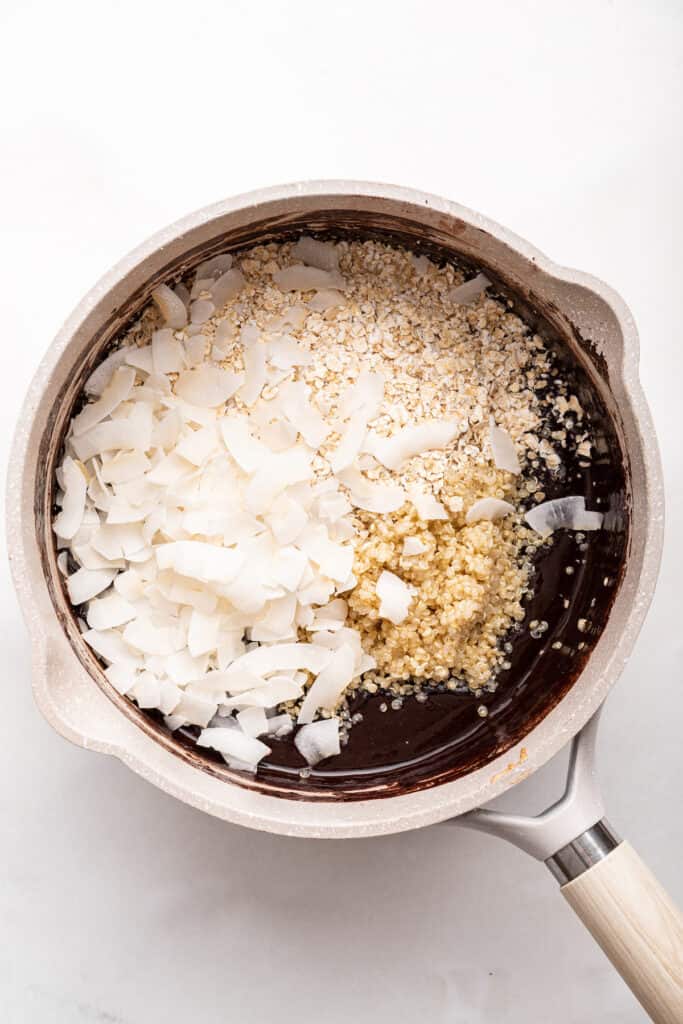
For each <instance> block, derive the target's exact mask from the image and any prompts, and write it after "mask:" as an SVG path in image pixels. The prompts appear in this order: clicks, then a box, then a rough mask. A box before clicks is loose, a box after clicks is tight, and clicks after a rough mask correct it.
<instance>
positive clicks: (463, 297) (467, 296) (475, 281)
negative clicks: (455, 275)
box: [448, 274, 491, 306]
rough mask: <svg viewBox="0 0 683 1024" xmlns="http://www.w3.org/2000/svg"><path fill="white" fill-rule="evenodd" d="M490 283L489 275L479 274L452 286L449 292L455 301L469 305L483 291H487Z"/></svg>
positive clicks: (462, 304)
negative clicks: (454, 286)
mask: <svg viewBox="0 0 683 1024" xmlns="http://www.w3.org/2000/svg"><path fill="white" fill-rule="evenodd" d="M490 284H491V282H490V281H489V279H488V277H486V276H485V275H484V274H477V276H476V277H473V278H471V279H470V280H469V281H465V283H464V284H460V285H458V286H457V287H456V288H451V290H450V292H449V293H448V294H449V297H450V299H451V300H452V301H453V302H457V303H458V304H459V305H461V306H469V305H470V303H472V302H474V300H475V299H477V298H479V296H480V295H481V294H482V292H485V291H486V289H487V288H488V287H489V285H490Z"/></svg>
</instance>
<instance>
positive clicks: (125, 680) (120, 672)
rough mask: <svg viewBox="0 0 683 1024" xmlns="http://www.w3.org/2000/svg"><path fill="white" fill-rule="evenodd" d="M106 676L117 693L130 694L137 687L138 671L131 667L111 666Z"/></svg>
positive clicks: (106, 671) (105, 672)
mask: <svg viewBox="0 0 683 1024" xmlns="http://www.w3.org/2000/svg"><path fill="white" fill-rule="evenodd" d="M104 674H105V676H106V677H107V679H108V680H109V682H110V683H111V685H112V686H113V687H114V689H115V690H116V692H117V693H121V694H126V693H129V692H130V691H131V690H132V689H133V687H134V686H135V684H136V682H137V678H138V672H137V669H135V668H132V667H131V666H130V665H109V667H108V668H106V669H105V670H104Z"/></svg>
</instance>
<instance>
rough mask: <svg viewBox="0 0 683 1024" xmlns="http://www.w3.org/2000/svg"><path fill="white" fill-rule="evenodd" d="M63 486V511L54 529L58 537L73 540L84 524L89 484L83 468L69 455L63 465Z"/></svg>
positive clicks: (55, 522)
mask: <svg viewBox="0 0 683 1024" xmlns="http://www.w3.org/2000/svg"><path fill="white" fill-rule="evenodd" d="M62 486H63V489H64V494H63V496H62V500H61V506H62V511H61V512H60V513H59V515H58V516H57V517H56V518H55V520H54V522H53V524H52V528H53V530H54V531H55V533H56V534H57V536H58V537H63V538H64V540H71V539H72V538H73V537H75V536H76V534H77V533H78V531H79V529H80V528H81V524H82V522H83V515H84V513H85V497H86V490H87V486H88V484H87V481H86V479H85V474H84V473H83V470H82V469H81V467H80V466H79V465H78V463H76V462H74V460H73V459H72V458H70V456H68V455H67V456H66V458H65V459H64V462H63V463H62Z"/></svg>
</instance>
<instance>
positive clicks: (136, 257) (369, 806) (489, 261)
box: [7, 181, 663, 838]
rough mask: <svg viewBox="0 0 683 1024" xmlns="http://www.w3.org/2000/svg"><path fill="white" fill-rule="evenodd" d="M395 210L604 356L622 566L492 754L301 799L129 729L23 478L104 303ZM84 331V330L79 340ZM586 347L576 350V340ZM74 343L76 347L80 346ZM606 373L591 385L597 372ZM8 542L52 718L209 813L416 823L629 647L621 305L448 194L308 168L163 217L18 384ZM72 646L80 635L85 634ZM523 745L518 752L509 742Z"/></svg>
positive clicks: (535, 756) (95, 346)
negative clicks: (300, 234)
mask: <svg viewBox="0 0 683 1024" xmlns="http://www.w3.org/2000/svg"><path fill="white" fill-rule="evenodd" d="M361 215H362V217H363V218H365V220H366V222H367V221H370V222H373V223H376V224H378V225H382V226H383V227H384V228H385V229H387V230H389V229H391V228H392V225H393V226H395V225H397V224H405V225H409V230H410V232H412V234H413V235H414V236H415V237H421V236H424V238H425V239H427V240H428V241H430V242H432V243H433V244H434V245H436V246H438V245H440V244H443V245H444V246H445V247H447V248H448V247H450V248H452V249H453V250H457V251H458V252H459V253H461V254H462V255H463V256H464V257H465V258H467V259H470V260H471V261H472V263H473V264H478V265H481V266H484V267H489V268H491V269H492V270H493V271H495V272H496V273H497V274H498V275H499V276H500V278H501V279H502V280H504V281H505V282H506V283H507V284H508V285H509V287H510V288H511V289H513V290H514V291H515V292H517V293H518V294H520V295H521V296H523V297H527V298H529V299H530V300H531V301H533V302H535V303H537V304H538V303H541V304H542V305H543V306H544V308H545V309H546V311H547V310H551V311H553V315H554V316H556V318H557V320H558V322H560V323H561V324H562V325H563V326H564V328H565V330H566V331H567V332H569V333H570V334H571V333H575V334H576V336H577V337H579V336H580V338H581V339H583V341H584V342H587V343H588V348H587V349H584V351H583V352H582V353H579V356H580V358H581V359H582V362H583V363H584V364H586V363H588V364H590V362H591V360H592V361H593V362H594V364H595V366H598V365H600V366H601V367H602V370H601V373H602V377H603V381H604V380H605V379H606V380H607V381H608V382H609V392H610V396H611V399H612V401H613V407H614V410H615V411H616V417H617V421H618V427H619V430H620V431H621V433H622V435H623V436H622V442H623V446H624V449H625V451H627V452H628V458H629V475H630V481H631V491H632V524H633V526H632V535H631V547H630V551H629V556H628V562H627V566H626V571H625V575H624V578H623V581H622V584H621V587H620V589H619V592H618V594H617V596H616V599H615V603H614V606H613V609H612V612H611V615H610V618H609V621H608V623H607V626H606V628H605V630H604V632H603V634H602V636H601V637H600V639H599V641H598V643H597V645H596V647H595V650H594V652H593V653H592V655H591V657H590V660H589V661H588V664H587V666H586V668H585V669H584V671H583V672H582V674H581V676H580V678H579V679H578V680H577V682H576V683H575V684H574V686H573V687H572V688H571V690H570V691H569V692H568V693H567V695H566V696H565V697H564V698H563V699H562V701H561V702H560V703H559V704H558V705H557V706H556V707H554V708H553V710H552V711H551V712H550V713H549V714H548V715H547V716H546V717H545V718H544V719H543V720H542V721H541V722H540V723H539V724H538V725H537V726H536V727H535V728H533V729H532V730H531V731H530V732H529V733H528V734H527V736H526V737H525V738H524V740H523V743H521V744H519V745H518V746H517V747H515V748H513V749H512V750H508V751H507V752H506V753H505V754H503V755H502V756H501V757H499V758H497V759H496V760H495V761H492V762H490V763H489V764H487V765H486V766H485V767H483V768H481V769H479V770H477V771H474V772H472V773H470V774H469V775H466V776H464V777H462V778H459V779H457V780H455V781H453V782H447V783H444V784H443V785H440V786H435V787H433V788H429V789H424V790H421V791H418V792H412V793H409V794H406V795H403V796H391V797H386V798H382V799H374V800H367V801H356V802H344V801H343V800H338V801H333V802H316V803H312V802H309V801H306V800H288V799H282V798H278V797H273V796H269V795H267V794H265V793H262V792H257V791H255V790H251V789H248V788H244V787H242V786H239V785H235V784H232V783H230V782H226V781H225V780H223V779H219V778H216V777H214V776H212V775H211V774H209V773H208V772H205V771H202V770H201V769H199V768H197V767H195V766H193V765H192V764H191V763H188V761H186V760H183V759H182V758H181V757H178V756H177V755H176V754H174V753H173V752H172V750H170V749H168V748H167V747H166V746H164V745H162V744H161V743H160V742H159V741H158V740H156V739H155V738H154V737H153V736H152V735H151V734H150V733H148V732H147V731H145V730H144V729H142V728H140V727H139V725H138V724H137V723H136V721H135V720H134V719H133V718H132V717H131V716H130V715H129V714H127V713H126V711H125V706H124V702H123V699H121V700H119V701H118V702H115V701H114V700H113V699H110V697H108V696H107V695H106V694H105V692H104V691H103V689H102V688H101V686H99V685H97V684H96V683H95V681H94V679H93V677H92V675H91V672H90V671H89V669H88V661H87V658H84V657H83V656H79V655H77V653H76V650H75V647H74V640H73V637H71V638H69V636H68V635H67V629H66V627H65V625H64V623H63V621H62V620H61V619H60V617H59V616H58V614H57V610H56V608H55V604H54V601H53V600H52V598H51V593H50V586H49V578H50V575H51V573H53V572H54V571H55V568H54V559H52V560H50V557H49V556H46V552H45V546H44V544H41V534H40V530H39V528H38V524H39V520H40V518H41V515H43V516H44V510H41V507H40V501H39V497H38V494H37V487H36V480H37V477H38V469H39V465H40V460H41V458H43V457H44V452H45V445H46V441H49V440H50V432H51V431H52V430H53V429H54V424H55V422H57V420H58V419H59V410H60V407H61V404H62V403H63V402H64V395H65V394H66V393H67V391H68V387H69V383H70V381H71V380H72V379H73V378H74V375H75V368H76V367H78V368H79V372H80V373H81V377H80V378H79V379H82V372H83V370H84V367H85V364H86V362H87V363H88V364H89V365H92V363H93V362H95V361H96V359H97V357H98V354H99V351H100V350H101V348H102V347H103V345H104V344H105V343H106V341H107V340H108V337H109V336H110V335H107V332H106V330H105V326H106V325H107V324H112V323H113V322H114V321H115V320H116V314H117V310H119V309H120V308H123V307H125V306H126V304H127V303H130V301H131V296H136V301H138V300H141V299H143V298H145V297H146V296H147V295H148V294H149V292H150V291H151V289H152V288H153V287H154V286H155V284H156V283H157V282H158V281H160V280H163V279H164V277H165V276H166V275H167V274H168V272H169V269H170V268H173V269H174V270H176V269H178V268H179V267H182V266H183V265H185V264H186V265H187V266H189V265H191V264H192V263H194V262H197V259H198V254H200V253H201V254H203V255H204V254H206V253H208V252H211V251H212V250H213V251H216V250H217V249H218V248H220V246H221V241H224V240H225V239H226V238H228V237H229V238H230V239H236V240H237V241H239V240H240V239H241V238H242V239H249V240H253V239H255V238H258V237H267V236H269V235H271V236H272V235H273V234H275V233H276V232H277V228H278V225H281V226H287V225H290V226H291V225H292V224H298V225H300V226H303V225H304V224H305V225H307V226H308V227H309V228H311V229H315V228H316V226H318V227H320V226H327V227H329V226H330V225H331V224H334V222H335V219H336V218H338V219H339V220H340V222H343V223H345V224H347V225H348V224H353V223H354V219H355V218H356V217H357V216H361ZM93 339H97V342H96V343H93ZM587 352H588V354H587ZM86 354H87V355H86ZM603 386H604V385H603ZM7 517H8V550H9V553H10V562H11V567H12V573H13V577H14V582H15V586H16V589H17V593H18V596H19V601H20V604H21V607H22V611H23V614H24V617H25V619H26V623H27V625H28V628H29V631H30V635H31V641H32V658H33V661H32V674H33V689H34V694H35V699H36V701H37V703H38V706H39V707H40V709H41V711H42V713H43V714H44V716H45V717H46V718H47V720H48V721H49V722H50V723H51V724H52V725H53V727H54V728H55V729H56V730H57V731H58V732H60V733H61V734H62V735H63V736H65V737H66V738H67V739H70V740H71V741H72V742H74V743H77V744H79V745H80V746H82V747H88V748H92V749H93V750H98V751H100V752H103V753H108V754H113V755H114V756H116V757H119V758H120V759H121V760H122V761H123V762H125V763H126V764H127V765H129V767H131V768H132V769H133V770H134V771H136V772H138V773H139V774H140V775H142V776H143V777H144V778H146V779H148V780H149V781H150V782H152V783H154V784H155V785H156V786H159V788H160V789H163V790H164V791H165V792H167V793H170V794H171V795H173V796H176V797H178V799H180V800H183V801H185V802H186V803H188V804H191V805H193V806H195V807H197V808H199V809H201V810H203V811H207V812H208V813H210V814H214V815H216V816H217V817H220V818H224V819H226V820H228V821H232V822H235V823H237V824H241V825H248V826H250V827H252V828H259V829H264V830H267V831H271V832H279V833H283V834H287V835H296V836H309V837H318V838H324V837H337V838H338V837H345V836H369V835H379V834H385V833H390V832H399V831H403V830H406V829H411V828H417V827H419V826H422V825H429V824H432V823H433V822H437V821H441V820H443V819H446V818H449V817H452V816H454V815H458V814H462V813H463V812H465V811H468V810H470V809H471V808H473V807H478V806H480V805H481V804H484V803H486V802H487V801H489V800H491V799H492V798H493V797H495V796H498V795H499V794H500V793H502V792H503V791H504V790H506V789H508V788H509V787H510V786H512V785H514V784H515V783H517V782H519V781H520V780H521V779H522V778H524V777H526V776H527V775H528V774H529V773H530V772H533V771H534V770H535V769H536V768H538V767H540V766H541V765H542V764H544V763H545V762H546V761H547V760H548V759H549V758H550V757H552V755H553V754H555V753H556V752H557V751H558V750H559V749H560V748H561V747H562V746H564V744H565V743H567V742H568V741H569V740H570V739H571V737H572V736H574V734H575V733H576V732H577V731H578V730H579V729H580V728H581V726H582V725H584V723H585V722H586V721H587V720H588V718H589V717H590V716H591V715H592V714H593V712H594V711H595V710H596V708H598V707H599V705H600V704H601V702H602V701H603V700H604V698H605V696H606V694H607V693H608V691H609V689H610V687H611V686H612V684H613V683H614V682H615V681H616V679H617V678H618V676H619V673H620V672H621V670H622V668H623V666H624V664H625V662H626V660H627V659H628V657H629V655H630V652H631V649H632V647H633V644H634V642H635V639H636V637H637V635H638V632H639V630H640V627H641V625H642V622H643V619H644V617H645V613H646V611H647V608H648V606H649V604H650V600H651V597H652V593H653V591H654V586H655V582H656V577H657V571H658V567H659V559H660V553H661V545H662V532H663V490H662V477H661V468H660V463H659V454H658V450H657V445H656V439H655V434H654V429H653V426H652V421H651V417H650V413H649V410H648V408H647V404H646V402H645V398H644V396H643V393H642V390H641V387H640V383H639V380H638V336H637V332H636V328H635V325H634V323H633V319H632V317H631V314H630V312H629V310H628V309H627V308H626V306H625V305H624V303H623V301H622V300H621V299H620V297H619V296H618V295H616V294H615V292H613V291H612V290H611V289H610V288H609V287H607V285H605V284H603V283H602V282H601V281H598V280H596V279H595V278H592V277H589V276H588V275H586V274H582V273H579V272H578V271H574V270H567V269H565V268H562V267H558V266H555V265H554V264H553V263H551V262H550V261H549V260H548V259H547V258H546V257H545V256H543V255H542V254H541V253H540V252H538V250H536V249H534V248H533V247H532V246H531V245H529V244H528V243H527V242H525V241H523V240H522V239H520V238H518V237H517V236H515V235H513V234H512V233H511V232H509V231H507V230H506V229H504V228H502V227H500V226H499V225H497V224H495V223H493V222H492V221H490V220H487V219H486V218H484V217H482V216H481V215H479V214H477V213H474V212H473V211H471V210H467V209H465V208H464V207H462V206H458V205H457V204H455V203H451V202H448V201H446V200H444V199H440V198H438V197H436V196H431V195H424V194H421V193H418V192H414V191H411V190H408V189H404V188H398V187H393V186H388V185H375V184H366V183H362V182H345V181H322V182H306V183H302V184H295V185H287V186H282V187H276V188H273V189H267V190H265V191H259V192H253V193H249V194H247V195H243V196H238V197H236V198H234V199H229V200H226V201H224V202H221V203H218V204H216V205H214V206H210V207H208V208H206V209H203V210H200V211H198V212H197V213H193V214H191V215H190V216H189V217H186V218H185V219H183V220H181V221H179V222H178V223H176V224H174V225H172V226H171V227H169V228H166V229H165V230H163V231H161V232H160V233H159V234H157V235H155V236H154V237H153V238H151V239H150V240H149V241H147V242H145V243H144V244H143V245H141V246H140V247H139V248H138V249H136V250H135V251H134V252H132V253H131V254H130V255H129V256H127V257H126V258H125V259H124V260H122V261H121V262H120V263H119V264H118V265H117V266H116V267H114V268H113V270H111V271H110V272H109V273H108V274H107V275H106V276H105V277H104V278H103V279H102V280H101V281H100V282H99V283H98V284H97V285H96V286H95V287H94V288H93V289H92V291H91V292H90V293H89V294H88V295H87V296H86V297H85V298H84V300H83V301H82V302H81V304H80V305H79V306H78V307H77V309H76V310H75V311H74V313H73V314H72V316H71V317H70V318H69V320H68V321H67V322H66V324H65V325H64V327H63V328H62V330H61V331H60V332H59V334H58V335H57V337H56V338H55V340H54V342H53V343H52V345H51V346H50V348H49V349H48V351H47V353H46V355H45V357H44V359H43V361H42V363H41V364H40V367H39V368H38V371H37V373H36V375H35V377H34V380H33V382H32V384H31V387H30V389H29V392H28V395H27V397H26V402H25V405H24V408H23V411H22V414H21V416H20V419H19V425H18V428H17V432H16V435H15V439H14V445H13V450H12V455H11V461H10V467H9V476H8V494H7ZM83 646H84V645H83ZM522 748H524V752H523V751H522Z"/></svg>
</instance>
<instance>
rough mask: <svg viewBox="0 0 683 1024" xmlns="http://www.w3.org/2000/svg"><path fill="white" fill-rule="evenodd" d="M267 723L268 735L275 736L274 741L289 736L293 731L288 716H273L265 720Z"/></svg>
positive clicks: (292, 722)
mask: <svg viewBox="0 0 683 1024" xmlns="http://www.w3.org/2000/svg"><path fill="white" fill-rule="evenodd" d="M267 723H268V733H269V735H270V736H275V737H276V739H282V738H283V737H284V736H289V734H290V733H291V732H292V731H293V729H294V721H293V719H292V717H291V716H290V715H284V714H283V715H273V716H272V717H271V718H268V719H267Z"/></svg>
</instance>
